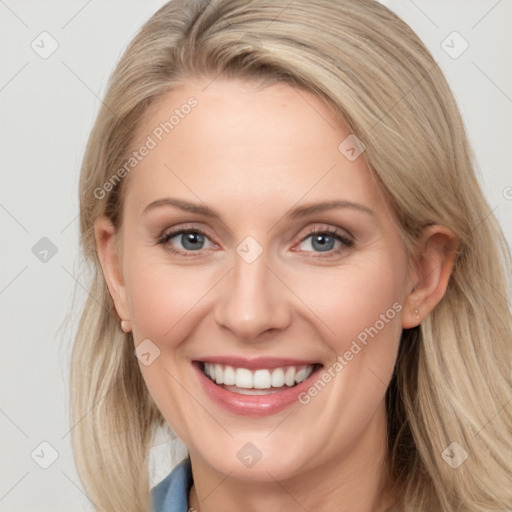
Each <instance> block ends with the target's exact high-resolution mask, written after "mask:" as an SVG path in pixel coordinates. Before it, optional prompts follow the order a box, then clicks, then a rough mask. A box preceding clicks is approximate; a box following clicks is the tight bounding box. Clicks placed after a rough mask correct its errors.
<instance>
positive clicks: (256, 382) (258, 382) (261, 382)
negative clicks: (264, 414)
mask: <svg viewBox="0 0 512 512" xmlns="http://www.w3.org/2000/svg"><path fill="white" fill-rule="evenodd" d="M271 386H272V381H271V380H270V372H269V371H268V370H256V371H255V372H254V376H253V379H252V387H253V388H256V389H268V388H269V387H271Z"/></svg>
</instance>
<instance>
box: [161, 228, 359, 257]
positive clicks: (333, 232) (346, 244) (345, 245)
mask: <svg viewBox="0 0 512 512" xmlns="http://www.w3.org/2000/svg"><path fill="white" fill-rule="evenodd" d="M184 233H197V234H200V235H202V236H204V237H205V238H207V239H210V237H209V236H208V235H207V234H206V233H205V232H204V231H201V230H200V229H197V228H194V227H181V228H179V229H176V230H174V231H170V232H168V233H165V234H164V235H162V236H161V237H160V238H159V239H158V244H161V245H164V244H166V243H167V242H168V241H169V240H170V239H171V238H174V237H175V236H177V235H181V234H184ZM317 234H322V235H329V236H331V237H333V238H335V239H336V240H338V241H339V242H341V244H342V246H341V247H339V248H338V249H333V250H329V251H326V253H327V256H314V257H316V258H326V257H327V258H328V257H329V256H334V255H337V254H339V253H341V252H342V251H343V250H346V249H349V248H351V247H353V246H354V241H353V240H351V239H350V238H348V237H346V236H345V235H344V234H342V232H340V231H338V230H337V229H335V228H331V227H315V228H312V229H311V230H309V231H308V232H307V234H306V235H305V236H304V237H303V238H302V239H301V240H300V241H299V242H300V243H302V242H304V241H305V240H307V239H308V238H309V237H311V236H314V235H317ZM210 242H211V240H210ZM212 243H213V242H212ZM215 245H216V244H215ZM167 249H168V250H170V251H171V252H172V253H174V254H178V255H180V256H184V257H186V258H190V257H191V258H193V257H196V256H197V255H196V254H194V253H195V252H200V251H181V250H178V249H175V248H174V247H172V246H171V245H168V246H167ZM296 252H317V253H321V251H300V250H299V251H296Z"/></svg>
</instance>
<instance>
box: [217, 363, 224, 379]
mask: <svg viewBox="0 0 512 512" xmlns="http://www.w3.org/2000/svg"><path fill="white" fill-rule="evenodd" d="M215 382H217V384H223V383H224V372H223V371H222V366H221V365H220V364H216V365H215Z"/></svg>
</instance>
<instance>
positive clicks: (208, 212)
mask: <svg viewBox="0 0 512 512" xmlns="http://www.w3.org/2000/svg"><path fill="white" fill-rule="evenodd" d="M164 206H175V207H176V208H179V209H180V210H184V211H187V212H190V213H196V214H199V215H204V216H205V217H211V218H217V219H220V215H219V214H218V213H216V212H215V211H214V210H212V209H210V208H208V207H207V206H202V205H200V204H197V203H191V202H189V201H184V200H182V199H176V198H172V197H165V198H163V199H157V200H156V201H153V202H152V203H150V204H148V205H147V206H146V208H144V211H143V212H142V213H143V214H146V213H147V212H149V211H151V210H154V209H156V208H161V207H164ZM336 208H350V209H353V210H357V211H360V212H362V213H366V214H368V215H371V216H375V213H374V212H373V211H372V210H371V209H370V208H368V207H367V206H364V205H362V204H360V203H354V202H352V201H345V200H336V201H326V202H322V203H313V204H309V205H305V206H299V207H297V208H294V209H292V210H291V211H290V212H289V213H288V215H287V217H289V218H292V219H295V218H299V217H305V216H306V215H311V214H312V213H319V212H323V211H326V210H334V209H336Z"/></svg>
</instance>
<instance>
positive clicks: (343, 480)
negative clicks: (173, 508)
mask: <svg viewBox="0 0 512 512" xmlns="http://www.w3.org/2000/svg"><path fill="white" fill-rule="evenodd" d="M386 448H387V431H386V412H385V409H383V410H382V411H379V412H378V413H376V415H375V417H374V419H373V420H372V421H371V422H370V424H369V426H368V428H367V429H366V430H365V431H364V433H363V434H362V436H361V438H360V439H359V440H358V442H357V443H355V445H354V446H353V447H351V448H350V450H349V451H347V452H346V453H340V454H336V455H335V456H333V457H331V458H330V459H329V460H327V461H323V462H322V463H321V464H319V465H318V466H317V467H315V468H313V469H311V470H309V471H306V472H302V473H297V474H294V475H293V476H290V478H288V479H286V480H281V481H277V480H275V479H271V480H270V481H269V480H267V481H247V480H240V479H236V478H233V477H230V476H229V475H228V476H226V475H224V474H222V473H219V472H216V471H215V470H214V469H213V468H211V467H210V466H208V465H207V464H206V463H205V461H204V460H202V459H201V458H199V457H196V456H194V455H193V454H191V455H190V458H191V462H192V468H193V477H194V486H193V487H192V489H191V492H190V495H189V503H190V507H191V509H193V510H194V509H195V510H197V511H198V512H216V511H218V510H231V511H232V512H241V511H244V512H262V511H266V510H281V511H283V512H304V510H315V512H330V511H332V510H333V509H335V510H337V511H339V512H349V511H350V512H353V511H354V510H357V511H358V512H387V511H389V510H390V509H391V508H392V507H393V506H394V505H395V501H396V500H395V496H393V495H392V493H391V491H390V488H389V482H388V481H387V478H386V475H387V461H386Z"/></svg>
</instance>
